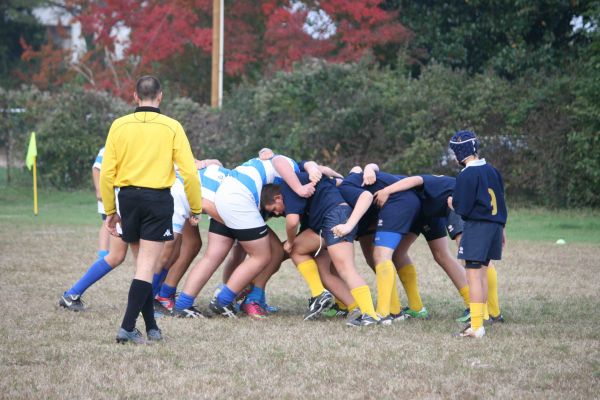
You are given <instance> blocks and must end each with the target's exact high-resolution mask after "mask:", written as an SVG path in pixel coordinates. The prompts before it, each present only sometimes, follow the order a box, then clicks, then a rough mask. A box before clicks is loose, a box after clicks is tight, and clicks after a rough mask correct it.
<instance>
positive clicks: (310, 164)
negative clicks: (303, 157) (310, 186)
mask: <svg viewBox="0 0 600 400" xmlns="http://www.w3.org/2000/svg"><path fill="white" fill-rule="evenodd" d="M304 170H305V171H306V172H307V173H308V179H310V181H311V182H312V183H314V184H317V182H319V181H320V180H321V178H322V177H323V173H322V172H321V169H320V168H319V165H318V164H317V163H316V162H314V161H306V162H305V163H304Z"/></svg>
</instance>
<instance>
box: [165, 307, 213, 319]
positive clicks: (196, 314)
mask: <svg viewBox="0 0 600 400" xmlns="http://www.w3.org/2000/svg"><path fill="white" fill-rule="evenodd" d="M173 315H174V316H175V317H179V318H206V315H204V314H202V311H200V310H198V309H197V308H196V307H194V306H191V307H190V308H184V309H183V310H178V309H176V308H175V309H173Z"/></svg>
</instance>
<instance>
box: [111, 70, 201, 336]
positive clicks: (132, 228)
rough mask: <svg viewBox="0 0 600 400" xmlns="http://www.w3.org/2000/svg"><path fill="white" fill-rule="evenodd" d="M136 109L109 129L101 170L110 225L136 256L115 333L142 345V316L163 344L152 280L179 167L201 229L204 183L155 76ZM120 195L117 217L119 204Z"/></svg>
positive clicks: (139, 94)
mask: <svg viewBox="0 0 600 400" xmlns="http://www.w3.org/2000/svg"><path fill="white" fill-rule="evenodd" d="M133 97H134V99H135V101H136V102H137V103H138V107H137V108H136V109H135V111H134V112H133V114H129V115H126V116H124V117H121V118H118V119H117V120H115V121H114V122H113V124H112V126H111V127H110V131H109V132H108V137H107V138H106V146H105V150H104V159H103V161H102V169H101V171H100V191H101V193H102V202H103V203H104V207H105V211H106V215H107V217H106V225H107V227H108V229H109V231H110V232H111V234H112V235H117V230H116V225H117V223H120V224H121V228H122V232H123V233H122V235H121V237H122V239H123V240H124V241H125V242H127V243H129V245H130V246H131V250H132V252H133V255H134V257H135V265H136V270H135V276H134V278H133V281H132V282H131V287H130V288H129V297H128V301H127V309H126V310H125V317H124V318H123V323H122V324H121V327H120V328H119V331H118V333H117V343H127V342H131V343H135V344H144V343H146V339H145V338H144V337H143V336H142V334H141V332H140V331H139V330H138V329H137V328H136V327H135V322H136V319H137V316H138V315H139V314H140V311H141V313H142V316H143V317H144V322H145V324H146V332H147V335H148V340H162V334H161V331H160V329H159V328H158V326H157V324H156V320H155V319H154V306H153V297H152V276H153V274H154V271H155V270H158V268H160V266H159V265H158V264H159V258H160V254H161V251H162V249H163V246H164V242H165V241H167V240H173V227H172V222H171V221H172V220H171V219H172V217H173V198H172V197H171V193H170V187H171V186H172V185H173V183H174V182H175V170H174V166H173V164H174V163H175V164H176V165H177V167H178V168H179V173H180V175H181V177H182V178H183V181H184V186H185V194H186V196H187V198H188V200H189V204H190V209H191V212H192V216H191V217H190V224H191V225H192V226H196V225H197V224H198V219H199V214H200V212H201V211H202V199H201V193H200V181H199V180H198V173H197V172H196V166H195V164H194V156H193V155H192V150H191V148H190V143H189V142H188V139H187V136H186V135H185V132H184V130H183V127H182V126H181V124H180V123H179V122H177V121H176V120H174V119H172V118H169V117H166V116H164V115H162V114H161V113H160V109H159V108H158V106H159V104H160V102H161V100H162V90H161V86H160V82H159V81H158V79H157V78H155V77H153V76H143V77H141V78H139V79H138V81H137V83H136V87H135V92H134V94H133ZM115 188H120V190H119V192H118V193H119V194H118V204H119V214H120V215H119V214H117V209H116V204H115Z"/></svg>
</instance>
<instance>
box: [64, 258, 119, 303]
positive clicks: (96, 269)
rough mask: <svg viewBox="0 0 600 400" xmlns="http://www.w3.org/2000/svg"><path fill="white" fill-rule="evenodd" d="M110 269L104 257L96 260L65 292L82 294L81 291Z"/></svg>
mask: <svg viewBox="0 0 600 400" xmlns="http://www.w3.org/2000/svg"><path fill="white" fill-rule="evenodd" d="M110 271H112V267H111V266H110V264H108V263H107V262H106V261H104V258H101V259H99V260H96V261H95V262H94V263H93V264H92V265H91V266H90V267H89V268H88V270H87V271H86V273H85V274H84V275H83V276H82V277H81V278H80V279H79V280H78V281H77V282H76V283H75V284H74V285H73V287H72V288H71V289H69V290H67V291H66V292H65V294H78V295H80V296H81V295H82V294H83V292H85V291H86V290H87V288H89V287H90V286H92V285H93V284H94V283H95V282H96V281H98V280H99V279H100V278H102V277H103V276H104V275H106V274H108V273H109V272H110Z"/></svg>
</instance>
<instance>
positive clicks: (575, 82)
mask: <svg viewBox="0 0 600 400" xmlns="http://www.w3.org/2000/svg"><path fill="white" fill-rule="evenodd" d="M595 60H596V59H590V61H589V62H588V63H586V64H585V65H582V66H581V68H580V69H579V70H576V71H572V74H570V75H564V76H560V75H545V74H543V73H537V74H532V75H530V76H526V77H522V78H520V79H517V80H513V81H508V80H505V79H502V78H500V77H498V76H497V75H494V74H493V73H487V74H480V75H474V76H469V75H468V74H466V73H464V72H462V71H457V70H451V69H448V68H445V67H442V66H440V65H433V66H429V67H427V68H424V69H423V71H422V74H421V76H420V77H419V78H418V79H414V78H410V75H409V74H408V73H407V71H405V70H402V69H397V70H389V69H383V70H382V69H380V68H376V67H374V66H373V64H372V63H369V62H366V61H365V62H362V63H358V64H351V65H331V64H326V63H323V62H318V61H311V62H308V63H306V64H304V65H300V66H298V67H297V68H296V69H295V71H294V72H290V73H284V72H280V73H277V74H275V75H274V76H272V77H270V78H269V79H265V80H263V81H261V82H259V83H258V84H257V85H242V86H240V87H238V88H237V89H236V90H235V91H234V92H233V93H229V94H226V96H225V103H224V105H223V108H222V109H221V110H213V109H211V108H209V107H206V106H201V105H199V104H197V103H195V102H193V101H192V100H190V99H186V98H175V99H173V100H168V101H165V103H163V104H161V109H162V110H163V112H164V113H166V114H167V115H170V116H172V117H174V118H176V119H178V120H179V121H181V123H182V124H183V126H184V128H185V129H186V132H187V134H188V137H189V138H190V142H191V144H192V148H193V150H194V153H195V155H196V157H197V158H219V159H221V160H222V161H223V162H224V163H225V164H226V165H228V166H230V167H232V166H235V165H237V164H238V163H240V162H243V161H244V160H246V159H248V158H250V157H253V156H254V155H255V154H256V152H257V151H258V150H259V149H260V148H261V147H264V146H269V147H272V148H273V149H275V150H276V151H277V152H280V153H282V154H287V155H290V156H292V157H294V158H296V159H314V160H317V161H318V162H321V163H324V164H329V165H331V166H332V167H335V168H337V169H339V170H340V171H341V172H345V171H347V170H348V169H349V168H351V167H352V166H353V165H355V164H365V163H368V162H376V163H378V164H379V165H380V166H381V168H382V169H383V170H386V171H389V172H393V173H402V174H416V173H445V174H453V175H455V174H457V173H458V171H459V169H458V168H457V166H456V164H455V163H454V162H453V160H452V159H451V155H450V154H449V152H448V148H447V143H448V139H449V138H450V136H451V135H452V134H453V133H454V132H455V131H456V130H458V129H472V130H474V131H475V132H476V133H477V134H478V135H479V137H480V139H481V143H482V148H481V155H482V156H483V157H485V158H486V159H487V160H489V161H490V162H491V163H492V164H494V165H495V166H496V167H497V168H498V169H499V170H500V171H501V172H502V174H503V176H504V178H505V181H506V188H507V194H508V197H509V201H510V202H512V203H514V202H520V203H527V204H538V205H546V206H558V207H564V206H588V207H598V206H600V172H598V171H600V165H599V163H600V136H599V135H598V131H599V130H600V128H599V125H598V120H599V119H598V110H599V109H600V101H598V99H599V98H600V97H599V96H598V93H600V83H599V82H600V81H599V78H598V77H599V76H600V73H599V72H600V71H598V67H597V65H600V64H599V63H598V62H596V61H595ZM34 97H35V96H34ZM37 98H42V100H39V101H38V102H37V103H35V102H34V103H35V104H34V105H31V104H30V105H29V111H28V113H29V114H31V115H33V116H34V117H35V118H33V119H31V118H30V119H29V121H32V120H33V121H37V123H36V125H35V127H36V130H37V132H38V151H39V163H40V174H41V176H42V179H43V180H44V182H47V183H50V184H52V185H54V186H57V187H61V188H75V187H81V186H86V185H90V166H91V162H92V161H93V159H94V157H95V155H96V152H97V151H98V148H99V147H100V146H101V145H102V144H103V142H104V140H105V138H106V134H107V132H108V129H109V127H110V123H111V121H112V120H113V119H114V118H115V117H117V116H120V115H123V114H125V113H128V112H130V111H131V110H132V109H133V106H132V105H127V104H125V103H123V102H122V101H120V100H118V99H115V98H112V97H110V96H109V95H107V94H104V93H98V92H86V91H83V90H82V89H80V88H77V87H68V88H65V89H64V90H63V91H62V92H61V93H58V94H56V95H54V96H52V97H50V98H48V96H45V97H44V96H37ZM30 124H31V122H30Z"/></svg>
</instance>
